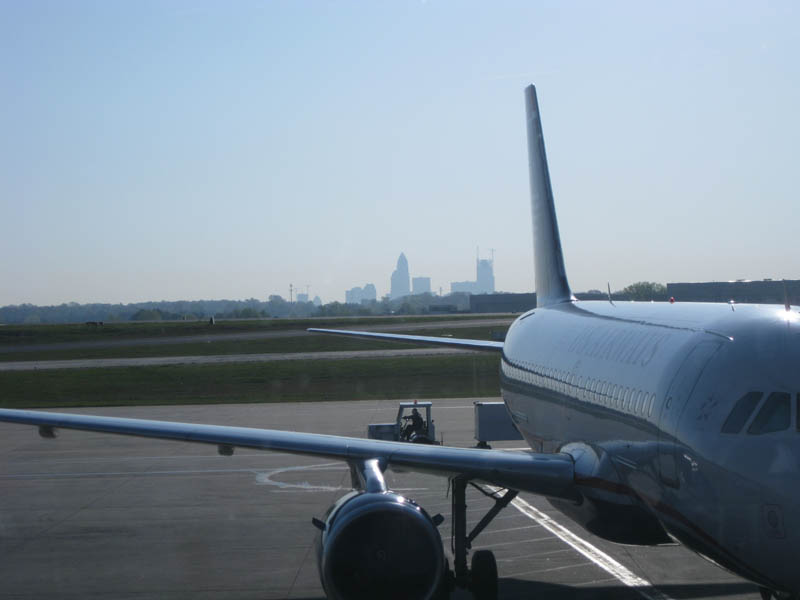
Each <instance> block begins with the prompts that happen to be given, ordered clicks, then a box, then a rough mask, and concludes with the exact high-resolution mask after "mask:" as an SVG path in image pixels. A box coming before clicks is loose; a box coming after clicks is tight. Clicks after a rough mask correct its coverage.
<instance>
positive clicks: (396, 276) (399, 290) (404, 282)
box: [389, 252, 411, 299]
mask: <svg viewBox="0 0 800 600" xmlns="http://www.w3.org/2000/svg"><path fill="white" fill-rule="evenodd" d="M410 293H411V285H410V280H409V276H408V260H406V255H405V254H403V253H402V252H401V253H400V256H399V258H398V259H397V268H396V269H395V270H394V273H392V287H391V292H389V297H390V298H392V299H394V298H402V297H403V296H408V295H409V294H410Z"/></svg>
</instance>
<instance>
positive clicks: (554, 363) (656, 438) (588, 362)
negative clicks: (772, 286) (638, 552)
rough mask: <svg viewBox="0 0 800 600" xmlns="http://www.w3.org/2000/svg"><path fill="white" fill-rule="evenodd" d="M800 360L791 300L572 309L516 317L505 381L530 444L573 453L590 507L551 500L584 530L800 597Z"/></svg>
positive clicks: (580, 305) (798, 317)
mask: <svg viewBox="0 0 800 600" xmlns="http://www.w3.org/2000/svg"><path fill="white" fill-rule="evenodd" d="M798 364H800V314H798V312H797V309H796V307H795V308H793V309H792V310H791V311H789V312H787V311H786V310H785V309H784V307H782V306H771V305H735V306H731V305H726V304H691V303H685V304H681V303H677V304H667V303H621V304H618V305H616V306H614V305H612V304H610V303H609V302H577V303H564V304H558V305H554V306H550V307H547V308H541V309H536V310H533V311H529V312H528V313H525V314H524V315H522V316H521V317H520V318H518V319H517V320H516V321H515V322H514V324H513V325H512V327H511V328H510V329H509V331H508V334H507V337H506V341H505V346H504V350H503V359H502V373H501V381H502V391H503V397H504V400H505V402H506V404H507V406H508V409H509V413H510V414H511V417H512V419H513V420H514V422H515V423H516V424H517V427H518V428H519V429H520V431H521V433H522V435H523V436H524V437H525V439H526V441H527V442H528V443H529V444H530V445H531V447H532V448H533V449H534V450H535V451H539V452H556V451H560V452H568V453H570V454H571V455H572V456H573V457H574V458H575V473H576V481H577V482H578V483H579V487H580V489H581V492H582V493H583V495H584V497H585V500H584V502H583V503H582V504H580V505H574V504H572V503H569V502H563V501H562V502H556V503H555V504H556V506H557V507H558V508H560V509H562V510H563V511H564V512H565V513H567V514H568V515H569V516H571V517H573V518H575V519H576V520H578V521H579V522H581V523H582V524H583V525H584V526H586V527H587V529H589V530H590V531H593V532H594V533H596V534H598V535H600V536H602V537H605V538H607V539H611V540H613V541H617V542H623V543H635V544H658V543H663V542H666V541H669V539H670V538H674V539H677V540H679V541H680V542H682V543H684V544H685V545H687V546H688V547H690V548H692V549H693V550H695V551H697V552H699V553H700V554H702V555H704V556H706V557H708V558H710V559H711V560H713V561H714V562H716V563H718V564H720V565H722V566H725V567H727V568H729V569H731V570H733V571H735V572H737V573H739V574H741V575H743V576H745V577H748V578H750V579H752V580H754V581H757V582H760V583H762V584H763V585H765V586H767V587H771V588H773V589H784V590H788V591H793V592H798V591H800V570H798V569H796V568H794V560H793V559H791V558H790V557H794V556H797V554H798V553H800V497H799V496H798V494H797V492H798V483H799V482H800V477H798V475H799V474H800V415H799V414H798V410H799V409H800V407H798V403H799V402H800V397H798V394H799V393H800V371H798V369H797V365H798ZM737 407H738V408H737ZM735 408H736V410H734V409H735Z"/></svg>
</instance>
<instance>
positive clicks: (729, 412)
mask: <svg viewBox="0 0 800 600" xmlns="http://www.w3.org/2000/svg"><path fill="white" fill-rule="evenodd" d="M525 97H526V108H527V119H528V151H529V166H530V177H531V195H532V209H533V221H534V244H535V248H534V250H535V252H534V254H535V267H536V291H537V300H538V302H537V304H538V307H537V308H536V309H534V310H531V311H529V312H527V313H525V314H523V315H522V316H520V317H519V318H518V319H517V320H516V321H515V322H514V323H513V324H512V326H511V327H510V329H509V331H508V334H507V336H506V339H505V342H486V341H478V340H459V339H453V338H434V337H427V336H405V335H397V334H383V333H367V332H355V331H338V330H335V331H334V330H314V331H321V332H326V333H336V334H342V335H350V336H356V337H375V338H381V339H395V340H414V341H419V342H424V343H432V344H439V345H449V346H457V347H464V348H471V349H477V350H483V351H489V352H500V353H501V354H502V361H501V387H502V394H503V399H504V401H505V403H506V406H507V408H508V411H509V414H510V415H511V417H512V419H513V421H514V423H515V425H516V426H517V428H518V429H519V431H520V433H521V434H522V435H523V437H524V438H525V440H526V441H527V442H528V444H529V445H530V447H531V451H530V452H513V451H497V450H477V449H467V448H451V447H440V446H424V445H415V444H404V443H397V442H384V441H377V440H365V439H356V438H343V437H338V436H327V435H318V434H307V433H296V432H287V431H274V430H263V429H250V428H236V427H222V426H214V425H194V424H185V423H170V422H159V421H143V420H136V419H120V418H110V417H92V416H84V415H69V414H59V413H48V412H39V411H21V410H3V409H0V421H10V422H17V423H27V424H32V425H36V426H38V427H39V432H40V434H41V435H43V436H44V437H53V435H54V430H55V429H56V428H60V427H65V428H73V429H84V430H91V431H104V432H108V433H117V434H127V435H139V436H144V437H158V438H167V439H175V440H183V441H194V442H202V443H211V444H217V445H218V446H219V448H220V452H221V453H230V452H232V450H233V448H234V447H249V448H259V449H265V450H281V451H285V452H293V453H298V454H309V455H316V456H322V457H327V458H336V459H341V460H344V461H346V462H347V463H348V464H349V465H350V467H351V473H352V480H353V487H354V491H353V492H351V493H350V494H348V495H346V496H345V497H344V498H342V499H341V500H340V501H339V502H337V503H336V504H335V505H334V506H333V507H331V510H330V511H329V513H328V515H327V517H326V520H325V521H324V522H323V521H318V520H315V524H316V525H317V526H318V527H319V529H320V544H319V565H320V575H321V579H322V583H323V586H324V588H325V590H326V593H327V594H328V595H329V597H331V598H340V599H342V600H350V599H354V598H362V597H391V596H392V593H396V592H394V590H398V589H400V590H402V594H403V597H406V598H408V597H413V598H442V597H447V596H448V595H449V592H450V591H451V590H452V588H453V586H459V587H468V588H469V589H470V590H471V591H472V593H473V595H474V596H475V597H476V598H477V599H478V600H483V599H488V598H496V596H497V571H496V566H495V563H494V558H493V557H492V556H491V554H490V553H487V552H486V551H480V552H476V553H475V554H474V556H473V560H472V568H471V569H469V568H468V567H467V552H468V547H469V543H468V541H467V540H468V535H467V532H466V517H465V509H464V507H463V506H462V505H463V494H464V490H465V487H466V484H467V482H469V481H479V482H485V483H489V484H492V485H495V486H500V487H503V488H506V489H507V490H508V491H507V492H506V494H505V495H504V496H502V497H500V498H499V500H498V501H497V505H496V508H495V509H493V514H496V512H497V511H499V510H500V509H501V508H503V507H504V506H505V505H506V504H508V502H510V500H511V499H512V498H513V497H514V495H516V493H517V491H528V492H533V493H537V494H541V495H544V496H546V497H547V498H548V499H550V501H551V502H552V503H553V504H554V505H555V506H557V507H558V508H559V509H560V510H562V512H564V513H565V514H567V515H568V516H570V517H571V518H573V519H575V520H576V521H577V522H579V523H581V524H582V525H583V526H585V527H586V528H587V529H588V530H590V531H592V532H593V533H595V534H597V535H599V536H601V537H604V538H606V539H609V540H612V541H616V542H622V543H629V544H648V545H650V544H660V543H663V542H666V541H669V540H671V539H676V540H679V541H680V542H682V543H684V544H686V545H687V546H688V547H690V548H692V549H693V550H695V551H696V552H698V553H700V554H701V555H703V556H705V557H707V558H710V559H711V560H713V561H714V562H716V563H718V564H720V565H722V566H724V567H726V568H728V569H730V570H732V571H734V572H736V573H738V574H740V575H742V576H744V577H747V578H749V579H751V580H752V581H754V582H756V583H757V584H758V585H759V586H761V589H762V595H764V597H765V598H767V597H770V595H773V596H775V597H781V598H783V597H796V596H797V595H798V594H800V571H799V570H798V569H797V568H796V566H795V563H796V556H798V554H800V497H798V488H799V487H800V486H798V483H800V481H799V478H798V474H800V371H798V368H797V365H800V313H798V310H797V308H796V307H791V306H789V305H788V303H787V305H786V306H785V307H779V306H771V305H728V304H691V303H680V302H678V303H674V304H671V303H620V304H617V305H614V304H613V303H612V302H611V301H610V299H609V301H608V302H577V301H575V300H574V298H573V297H572V294H571V292H570V288H569V284H568V282H567V277H566V271H565V268H564V261H563V257H562V251H561V242H560V239H559V232H558V226H557V222H556V217H555V208H554V204H553V195H552V191H551V187H550V179H549V174H548V169H547V161H546V156H545V150H544V141H543V136H542V130H541V123H540V120H539V109H538V104H537V99H536V92H535V89H534V88H533V86H530V87H528V88H527V89H526V94H525ZM392 467H397V468H403V469H412V470H418V471H427V472H432V473H437V474H441V475H444V476H447V477H451V478H452V479H453V495H454V503H453V514H452V520H453V523H452V525H453V529H454V539H455V547H456V548H455V564H454V572H450V571H449V567H448V565H447V563H446V561H445V560H444V555H443V551H442V547H441V539H440V536H439V533H438V526H439V524H440V522H441V521H440V520H439V519H436V518H431V517H430V516H429V515H428V514H427V513H426V512H425V511H424V509H423V508H422V507H420V506H418V505H417V504H416V503H414V502H413V501H411V500H409V499H407V498H404V497H403V496H401V495H399V494H396V493H394V492H392V491H391V490H388V489H387V488H386V483H385V480H384V477H383V471H384V470H385V469H386V468H392ZM490 512H491V511H490ZM493 514H490V515H488V516H489V518H491V517H492V516H493ZM412 576H413V577H412ZM412 579H413V580H414V581H415V582H416V583H415V584H414V585H415V586H416V587H409V581H411V580H412Z"/></svg>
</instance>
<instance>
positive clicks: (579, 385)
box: [503, 363, 656, 417]
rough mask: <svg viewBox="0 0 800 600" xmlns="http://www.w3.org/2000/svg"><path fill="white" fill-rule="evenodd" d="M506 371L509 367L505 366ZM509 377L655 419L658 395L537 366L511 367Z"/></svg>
mask: <svg viewBox="0 0 800 600" xmlns="http://www.w3.org/2000/svg"><path fill="white" fill-rule="evenodd" d="M503 368H504V370H505V369H506V363H503ZM507 369H508V371H507V372H506V375H507V376H508V377H510V378H512V379H516V380H518V381H522V382H524V383H528V384H530V385H535V386H538V387H543V388H547V389H550V390H554V391H556V392H561V393H562V394H567V395H569V396H573V397H575V398H578V399H579V400H582V401H583V402H589V403H590V404H600V405H601V406H608V407H609V408H614V409H617V410H620V411H623V412H627V413H631V414H634V415H641V416H647V417H649V416H652V414H653V407H654V405H655V402H656V395H655V394H648V393H647V392H644V391H642V390H637V389H634V388H629V387H625V386H621V385H617V384H614V383H609V382H607V381H600V380H598V379H591V378H589V377H583V376H582V375H577V374H575V373H569V372H566V371H559V370H558V369H553V368H542V367H537V366H533V367H532V368H531V370H527V369H522V368H519V367H514V366H512V365H508V367H507Z"/></svg>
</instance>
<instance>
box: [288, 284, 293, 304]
mask: <svg viewBox="0 0 800 600" xmlns="http://www.w3.org/2000/svg"><path fill="white" fill-rule="evenodd" d="M291 303H292V284H291V283H290V284H289V304H291Z"/></svg>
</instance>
